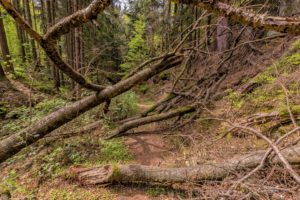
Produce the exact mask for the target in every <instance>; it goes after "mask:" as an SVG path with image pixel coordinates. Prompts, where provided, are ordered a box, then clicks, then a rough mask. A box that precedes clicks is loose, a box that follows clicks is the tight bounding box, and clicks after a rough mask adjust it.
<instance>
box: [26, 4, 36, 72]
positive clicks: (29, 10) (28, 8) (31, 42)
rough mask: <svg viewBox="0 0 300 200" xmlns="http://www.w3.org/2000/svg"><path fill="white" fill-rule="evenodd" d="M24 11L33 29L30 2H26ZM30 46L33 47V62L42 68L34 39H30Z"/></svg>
mask: <svg viewBox="0 0 300 200" xmlns="http://www.w3.org/2000/svg"><path fill="white" fill-rule="evenodd" d="M23 2H24V5H23V6H24V10H25V19H26V20H27V22H28V23H29V25H30V26H31V27H33V22H32V16H31V9H30V1H29V0H24V1H23ZM30 45H31V53H32V58H33V62H34V63H35V66H40V61H39V60H38V56H37V50H36V45H35V42H34V39H32V38H30Z"/></svg>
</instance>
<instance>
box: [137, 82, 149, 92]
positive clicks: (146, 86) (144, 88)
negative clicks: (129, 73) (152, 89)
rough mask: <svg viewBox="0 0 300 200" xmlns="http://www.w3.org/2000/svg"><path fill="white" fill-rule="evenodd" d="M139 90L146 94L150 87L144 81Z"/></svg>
mask: <svg viewBox="0 0 300 200" xmlns="http://www.w3.org/2000/svg"><path fill="white" fill-rule="evenodd" d="M139 90H140V92H141V93H143V94H146V92H147V91H148V90H149V87H148V85H147V84H146V83H143V84H141V85H140V86H139Z"/></svg>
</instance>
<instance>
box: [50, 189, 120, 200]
mask: <svg viewBox="0 0 300 200" xmlns="http://www.w3.org/2000/svg"><path fill="white" fill-rule="evenodd" d="M47 199H48V200H58V199H63V200H99V199H102V200H113V199H115V197H114V195H113V194H111V193H110V192H109V191H108V190H105V191H104V192H103V193H102V192H92V191H89V190H86V189H84V188H75V189H74V188H70V189H69V188H57V189H50V191H49V194H48V198H47Z"/></svg>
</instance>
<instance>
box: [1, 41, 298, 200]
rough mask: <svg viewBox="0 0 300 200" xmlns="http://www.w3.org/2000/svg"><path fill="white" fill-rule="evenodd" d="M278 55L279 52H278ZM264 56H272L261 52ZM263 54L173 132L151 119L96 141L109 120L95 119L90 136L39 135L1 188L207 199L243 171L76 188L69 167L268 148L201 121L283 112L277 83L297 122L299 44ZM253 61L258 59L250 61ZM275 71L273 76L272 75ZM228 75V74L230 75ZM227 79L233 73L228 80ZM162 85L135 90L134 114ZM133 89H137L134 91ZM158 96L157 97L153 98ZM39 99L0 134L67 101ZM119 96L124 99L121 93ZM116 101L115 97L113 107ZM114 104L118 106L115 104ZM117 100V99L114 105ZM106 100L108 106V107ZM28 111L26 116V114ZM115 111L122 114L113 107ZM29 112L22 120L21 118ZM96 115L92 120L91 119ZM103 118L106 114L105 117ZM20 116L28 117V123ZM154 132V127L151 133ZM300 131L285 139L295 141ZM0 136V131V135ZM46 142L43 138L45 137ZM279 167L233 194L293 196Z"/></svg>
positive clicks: (141, 199) (199, 158)
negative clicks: (178, 186)
mask: <svg viewBox="0 0 300 200" xmlns="http://www.w3.org/2000/svg"><path fill="white" fill-rule="evenodd" d="M280 56H281V55H279V57H280ZM268 57H270V58H272V56H270V55H268ZM277 58H278V55H276V60H273V62H272V63H273V64H272V65H270V60H271V59H270V60H266V59H263V62H265V63H262V65H263V64H265V65H266V66H264V67H261V68H263V69H261V71H263V72H262V73H260V74H258V75H257V76H255V77H254V78H251V79H247V80H244V81H242V82H240V83H239V84H240V85H239V87H238V89H236V90H231V91H228V94H227V95H226V96H225V97H224V98H222V99H221V100H218V101H217V102H214V105H213V106H211V107H209V109H210V112H204V113H203V115H202V116H201V118H200V119H198V120H196V121H195V122H194V123H192V124H190V125H187V126H186V127H184V128H183V129H180V130H176V131H168V130H165V131H161V130H163V128H165V127H167V126H170V125H171V126H174V125H176V124H174V123H177V122H176V120H168V121H166V122H160V123H153V124H149V125H145V126H142V127H139V128H137V129H135V130H134V131H135V134H134V135H129V136H126V137H123V138H121V139H113V140H112V141H102V140H100V139H99V138H101V136H103V134H104V133H105V132H106V131H107V130H106V126H110V123H109V122H107V121H103V125H102V126H101V127H100V128H98V129H97V130H94V131H92V132H91V133H84V134H81V135H79V136H78V135H77V136H74V137H71V138H67V139H63V138H57V139H55V140H54V141H53V140H52V141H51V137H48V138H45V139H42V140H40V141H39V142H37V143H36V144H34V145H32V146H29V147H27V148H25V149H24V150H23V151H22V152H20V153H19V154H17V155H16V156H14V157H13V158H11V159H9V160H8V161H7V162H5V163H2V164H0V169H1V171H0V189H2V190H8V191H10V193H11V194H12V197H13V198H12V199H19V200H21V199H47V200H54V199H55V200H56V199H57V200H73V199H78V200H96V199H100V200H113V199H116V200H177V199H178V200H180V199H192V198H194V199H214V198H216V197H217V196H218V194H219V193H222V192H226V190H227V189H228V188H229V186H230V185H231V184H232V183H233V182H234V181H235V180H236V179H237V178H241V177H243V176H244V175H245V173H246V172H240V173H236V174H235V175H232V176H229V177H228V178H226V179H225V180H223V181H220V180H215V181H207V182H203V183H201V184H196V185H192V186H190V187H189V188H187V191H182V190H174V189H171V188H166V187H162V186H149V185H142V184H114V185H105V186H103V185H98V186H82V185H79V184H78V182H77V181H76V180H74V178H73V177H70V173H69V169H70V167H72V166H95V165H103V164H107V163H127V164H128V163H131V164H143V165H150V166H160V167H183V166H184V167H191V166H196V165H200V164H204V163H207V162H210V163H211V162H218V161H224V162H226V160H227V159H230V158H233V157H235V156H237V157H238V156H241V155H245V154H247V153H250V152H254V151H257V150H263V149H266V148H267V147H268V145H267V143H266V142H265V141H264V140H262V139H260V138H257V137H256V136H254V135H251V134H247V133H244V132H243V131H235V132H234V131H229V130H230V129H229V128H228V127H227V126H226V125H225V123H223V122H220V121H216V120H212V119H206V117H211V115H209V113H213V114H214V116H213V117H215V116H217V117H219V118H223V119H226V120H232V121H234V122H239V123H240V122H243V121H245V120H247V119H249V117H250V116H252V115H253V114H262V113H267V114H270V113H273V112H279V113H280V116H281V117H285V116H286V115H287V111H286V109H287V105H286V96H285V94H284V91H283V89H282V88H281V87H280V83H283V84H284V85H285V86H286V87H287V89H288V90H289V94H290V96H289V98H290V104H291V110H292V111H293V113H295V116H296V117H297V120H298V119H299V117H298V115H300V108H299V106H298V105H299V103H300V102H299V99H300V98H299V97H300V95H299V91H300V83H299V74H300V41H298V42H295V44H293V45H292V47H291V49H290V50H289V51H288V52H286V54H284V55H283V56H281V58H280V59H277ZM257 64H258V65H260V63H257ZM279 74H280V75H279ZM234 77H235V78H236V76H234ZM232 80H233V78H232ZM253 83H255V84H257V85H259V87H258V88H255V89H253V90H252V91H250V92H248V93H246V94H243V93H241V92H239V90H240V89H243V88H244V86H248V85H249V84H253ZM13 85H14V86H15V87H16V88H18V89H19V90H21V91H23V92H24V93H25V94H27V95H32V96H33V98H35V99H41V98H40V97H39V96H41V94H40V93H38V92H36V91H34V92H32V91H31V90H30V89H29V88H28V86H26V84H22V83H19V82H16V81H14V82H13ZM168 87H170V84H166V86H165V88H160V89H159V90H158V89H157V88H152V89H151V91H150V95H137V98H136V100H135V104H136V106H137V107H138V108H137V109H138V111H143V110H146V109H147V108H149V107H150V106H151V105H152V104H153V102H155V101H157V100H158V99H160V98H163V97H164V95H165V94H166V91H167V90H168ZM137 93H138V92H137ZM130 95H131V94H129V95H127V96H125V98H126V99H127V101H130V104H131V103H133V99H132V97H131V96H130ZM158 97H159V98H158ZM43 98H44V99H43V100H39V101H40V102H39V103H37V104H36V106H35V108H34V110H32V109H28V108H25V107H21V108H18V109H17V110H14V111H11V112H10V113H9V115H8V116H10V118H9V119H8V120H6V121H4V122H3V123H2V127H1V128H2V129H0V133H1V131H2V132H5V131H6V130H10V131H11V132H13V131H17V130H19V129H21V128H22V127H23V126H21V125H20V124H24V123H27V124H30V123H32V121H34V120H38V119H40V117H42V116H44V115H46V114H48V113H50V112H51V111H53V110H55V109H57V108H58V107H61V106H63V105H65V104H66V103H67V102H66V101H65V100H64V99H61V98H60V97H53V96H51V99H50V98H49V99H47V98H48V97H47V96H43ZM123 98H124V97H123ZM117 103H118V102H115V104H117ZM121 103H124V102H122V101H121ZM117 105H118V104H117ZM113 106H114V105H112V107H113ZM99 110H101V108H100V109H99V108H96V109H94V110H93V111H91V112H88V113H87V114H85V115H83V116H81V117H80V118H78V119H76V120H74V121H72V122H71V123H69V124H67V125H65V126H64V127H62V128H60V129H58V130H56V131H54V133H53V134H52V136H53V135H55V134H57V133H64V132H65V131H66V130H76V129H78V128H79V127H82V126H83V125H85V124H88V123H91V122H93V121H94V120H95V119H98V118H99V113H100V112H101V111H99ZM33 112H34V113H35V115H33V116H31V114H32V113H33ZM116 112H118V113H119V114H120V113H122V112H125V113H126V112H127V110H125V111H120V110H117V111H116ZM29 116H30V117H29ZM97 117H98V118H97ZM110 117H111V116H110ZM28 118H30V120H29V121H28ZM278 121H279V122H280V119H278V120H274V121H272V122H269V123H266V124H262V125H256V124H254V125H253V126H252V127H255V128H259V129H261V130H262V131H264V133H265V134H266V135H267V136H268V137H270V138H272V139H273V138H274V139H275V138H278V136H280V135H282V134H284V133H286V132H287V131H288V130H290V129H291V128H292V124H284V125H282V126H280V128H278V130H275V131H274V132H272V131H273V129H272V130H271V129H270V128H272V127H274V125H276V124H277V123H278ZM157 130H160V131H157ZM299 134H300V133H298V134H296V135H295V136H294V137H292V138H290V139H289V140H287V141H285V143H289V142H290V141H293V140H296V138H298V137H300V136H299ZM0 135H1V134H0ZM49 141H51V142H49ZM295 186H296V184H295V182H294V181H293V180H292V179H291V177H289V175H288V174H287V173H286V171H285V170H283V168H282V167H280V166H272V167H270V168H266V169H264V170H261V172H259V173H257V174H255V175H254V176H252V177H251V178H250V179H249V181H248V182H247V184H246V186H245V187H241V188H239V189H238V192H240V193H242V194H243V193H245V192H247V191H253V193H259V194H260V195H261V196H260V197H262V196H263V194H264V193H267V196H268V198H256V199H274V200H285V199H291V200H297V199H300V198H299V196H300V190H299V187H295ZM195 190H196V191H200V196H194V191H195Z"/></svg>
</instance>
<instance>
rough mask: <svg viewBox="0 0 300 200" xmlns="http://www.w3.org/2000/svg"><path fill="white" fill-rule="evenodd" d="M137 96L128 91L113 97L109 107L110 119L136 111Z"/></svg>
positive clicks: (129, 114)
mask: <svg viewBox="0 0 300 200" xmlns="http://www.w3.org/2000/svg"><path fill="white" fill-rule="evenodd" d="M138 109H139V107H138V104H137V97H136V95H135V93H134V92H132V91H128V92H125V93H123V94H121V95H119V96H118V97H116V98H114V99H113V101H112V103H111V108H110V117H109V118H110V119H112V120H114V119H124V118H127V117H130V116H133V115H134V114H136V113H137V112H138Z"/></svg>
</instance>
